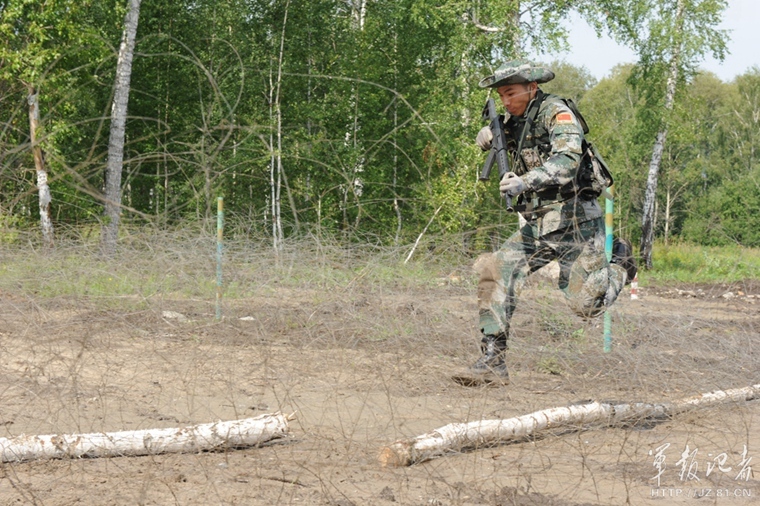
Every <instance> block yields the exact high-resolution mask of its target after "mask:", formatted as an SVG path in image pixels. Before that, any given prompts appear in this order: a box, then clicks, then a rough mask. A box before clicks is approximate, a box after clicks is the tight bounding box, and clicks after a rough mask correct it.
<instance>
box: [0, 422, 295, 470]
mask: <svg viewBox="0 0 760 506" xmlns="http://www.w3.org/2000/svg"><path fill="white" fill-rule="evenodd" d="M290 419H292V418H290V417H289V416H286V415H283V414H281V413H274V414H267V415H261V416H257V417H255V418H245V419H242V420H232V421H226V422H223V421H218V422H214V423H206V424H201V425H192V426H189V427H181V428H171V429H148V430H135V431H123V432H107V433H93V434H70V435H69V434H66V435H61V434H52V435H45V436H27V435H23V434H22V435H20V436H16V437H13V438H0V452H1V454H2V461H3V462H24V461H29V460H43V459H59V458H80V457H117V456H137V455H154V454H159V453H197V452H201V451H208V450H218V449H222V448H242V447H247V446H255V445H257V444H261V443H264V442H266V441H270V440H272V439H277V438H280V437H283V436H285V435H286V434H287V433H288V421H289V420H290Z"/></svg>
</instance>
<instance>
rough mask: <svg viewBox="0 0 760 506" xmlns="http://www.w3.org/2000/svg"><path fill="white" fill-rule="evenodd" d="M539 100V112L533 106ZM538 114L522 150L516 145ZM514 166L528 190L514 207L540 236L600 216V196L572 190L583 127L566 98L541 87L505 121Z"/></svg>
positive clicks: (578, 159)
mask: <svg viewBox="0 0 760 506" xmlns="http://www.w3.org/2000/svg"><path fill="white" fill-rule="evenodd" d="M536 102H538V103H539V104H540V105H539V106H538V112H537V114H536V113H535V111H531V109H532V108H534V107H535V106H536ZM533 115H535V120H534V121H533V122H532V125H531V126H529V128H530V130H528V131H527V132H525V137H524V139H523V144H522V149H521V152H520V153H519V155H518V153H517V147H518V143H519V140H520V137H521V135H522V130H523V128H524V127H525V125H526V123H528V121H527V120H528V118H529V117H531V116H533ZM505 131H506V134H507V139H508V142H507V144H508V148H509V149H510V153H511V154H512V156H513V158H514V160H513V162H514V163H513V164H512V167H513V170H514V172H515V173H516V174H517V175H518V176H520V178H521V179H522V180H523V182H524V183H525V185H526V188H527V190H526V191H525V192H524V193H523V194H522V195H520V197H519V198H518V201H517V206H516V209H517V210H518V211H519V212H520V216H521V218H522V219H521V220H520V221H521V225H524V224H525V223H523V220H524V221H526V222H527V223H528V224H531V225H532V226H533V227H535V229H536V230H537V232H538V234H539V236H542V235H545V234H548V233H551V232H554V231H556V230H560V229H563V228H566V227H570V226H573V225H575V224H577V223H583V222H586V221H590V220H593V219H596V218H599V217H601V216H602V209H601V207H600V206H599V203H598V202H597V201H596V199H592V200H588V199H582V198H579V197H578V196H577V195H576V194H575V192H574V191H573V186H574V182H575V181H576V176H577V175H578V171H579V170H580V164H581V159H582V156H583V150H582V146H583V140H584V137H583V128H582V126H581V124H580V122H579V121H578V119H577V118H576V116H575V114H573V112H572V111H571V110H570V108H569V107H568V106H567V104H566V103H565V101H564V100H562V99H561V98H560V97H558V96H556V95H549V94H545V93H543V92H542V91H540V90H539V91H538V95H537V96H536V99H535V100H534V101H533V102H531V104H530V105H529V106H528V110H527V111H526V112H525V114H523V116H521V117H519V118H515V117H510V118H509V119H508V120H507V121H506V122H505Z"/></svg>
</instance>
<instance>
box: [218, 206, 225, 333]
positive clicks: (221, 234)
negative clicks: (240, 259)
mask: <svg viewBox="0 0 760 506" xmlns="http://www.w3.org/2000/svg"><path fill="white" fill-rule="evenodd" d="M223 237H224V199H223V198H222V197H218V198H217V199H216V319H217V320H221V319H222V240H223Z"/></svg>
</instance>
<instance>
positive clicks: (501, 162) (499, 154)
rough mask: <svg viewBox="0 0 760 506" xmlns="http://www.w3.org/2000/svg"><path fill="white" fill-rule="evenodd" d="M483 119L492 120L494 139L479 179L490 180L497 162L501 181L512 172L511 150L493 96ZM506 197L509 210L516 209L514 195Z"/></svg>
mask: <svg viewBox="0 0 760 506" xmlns="http://www.w3.org/2000/svg"><path fill="white" fill-rule="evenodd" d="M483 119H484V120H486V121H489V122H490V127H491V133H492V134H493V140H492V141H491V151H489V152H488V158H486V163H484V164H483V169H482V170H481V171H480V177H479V178H478V179H480V180H481V181H488V178H489V177H490V176H491V169H492V168H493V164H494V162H496V165H498V166H499V181H501V178H502V177H504V174H506V173H507V172H510V168H509V152H508V151H507V136H506V134H505V133H504V127H503V126H502V124H501V119H500V118H499V115H498V114H496V106H495V105H494V101H493V99H492V98H489V99H488V100H486V106H485V107H484V108H483ZM505 198H506V200H507V211H514V208H513V207H512V197H511V196H510V195H505Z"/></svg>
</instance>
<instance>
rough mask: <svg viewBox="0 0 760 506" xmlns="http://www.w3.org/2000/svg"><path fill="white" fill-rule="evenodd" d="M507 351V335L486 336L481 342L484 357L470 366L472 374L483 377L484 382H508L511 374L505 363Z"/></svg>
mask: <svg viewBox="0 0 760 506" xmlns="http://www.w3.org/2000/svg"><path fill="white" fill-rule="evenodd" d="M507 349H508V346H507V336H506V335H504V334H499V335H496V336H492V335H484V336H483V338H482V339H481V341H480V350H481V352H482V353H483V355H482V356H481V357H480V358H479V359H478V360H477V362H475V363H474V364H473V365H471V366H470V372H471V373H472V374H477V375H481V376H482V377H483V380H484V381H489V380H490V381H493V380H499V381H501V382H508V381H509V372H508V371H507V364H506V362H505V361H504V355H505V354H506V351H507Z"/></svg>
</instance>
